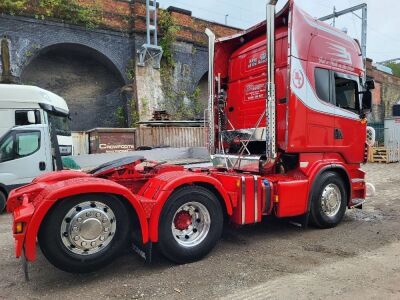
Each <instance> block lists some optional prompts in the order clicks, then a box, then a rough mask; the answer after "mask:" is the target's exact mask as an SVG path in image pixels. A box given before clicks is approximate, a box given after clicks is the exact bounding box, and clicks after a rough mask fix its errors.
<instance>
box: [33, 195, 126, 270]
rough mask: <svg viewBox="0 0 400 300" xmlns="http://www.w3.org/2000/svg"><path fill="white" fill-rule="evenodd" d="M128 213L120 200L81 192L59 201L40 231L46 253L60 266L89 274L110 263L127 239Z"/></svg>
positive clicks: (51, 260)
mask: <svg viewBox="0 0 400 300" xmlns="http://www.w3.org/2000/svg"><path fill="white" fill-rule="evenodd" d="M128 223H129V220H128V215H127V212H126V210H125V208H124V205H123V204H122V203H121V202H120V201H119V199H117V198H115V197H113V196H110V195H104V194H88V195H78V196H74V197H71V198H67V199H64V200H62V201H61V202H59V203H57V204H56V205H55V206H54V207H53V208H52V210H51V211H50V212H49V213H48V215H47V217H46V218H45V220H44V222H43V224H42V225H41V228H40V231H39V236H38V240H39V245H40V248H41V249H42V252H43V254H44V256H45V257H46V258H47V259H48V260H49V261H50V262H51V263H52V264H53V265H54V266H56V267H57V268H59V269H61V270H64V271H67V272H73V273H87V272H92V271H95V270H97V269H100V268H102V267H104V266H105V265H107V264H108V263H109V262H110V261H111V260H112V259H113V258H114V257H115V255H116V254H118V253H119V252H120V251H121V250H122V248H123V246H125V245H126V241H127V239H128V226H127V224H128Z"/></svg>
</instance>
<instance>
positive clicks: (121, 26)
mask: <svg viewBox="0 0 400 300" xmlns="http://www.w3.org/2000/svg"><path fill="white" fill-rule="evenodd" d="M78 2H79V3H80V4H81V5H82V7H91V8H93V9H96V10H98V11H99V17H100V24H99V26H100V27H102V28H106V29H112V30H115V31H122V32H130V33H132V32H137V33H144V32H145V31H146V1H145V0H134V1H126V0H125V1H124V0H78ZM28 3H29V5H27V7H26V8H25V9H24V10H22V11H20V12H19V13H18V14H19V15H22V16H30V17H35V16H38V15H41V14H43V9H41V8H40V7H38V5H37V0H29V1H28ZM168 10H169V11H170V12H171V14H172V16H173V18H174V20H175V22H176V24H177V25H179V26H180V30H179V32H178V40H181V41H186V42H192V43H199V44H203V45H205V44H206V43H207V37H206V36H205V35H204V30H205V28H206V27H208V28H210V29H211V30H213V31H214V32H215V34H216V35H217V36H227V35H232V34H235V33H237V32H238V31H239V29H237V28H233V27H229V26H225V25H222V24H218V23H215V22H209V21H205V20H201V19H198V18H195V17H192V15H191V12H190V11H187V10H183V9H179V8H175V7H170V8H169V9H168ZM0 13H1V12H0Z"/></svg>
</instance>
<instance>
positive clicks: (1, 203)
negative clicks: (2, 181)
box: [0, 191, 7, 214]
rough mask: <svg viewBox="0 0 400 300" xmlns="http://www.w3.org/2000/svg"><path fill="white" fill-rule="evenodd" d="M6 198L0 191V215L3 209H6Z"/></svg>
mask: <svg viewBox="0 0 400 300" xmlns="http://www.w3.org/2000/svg"><path fill="white" fill-rule="evenodd" d="M6 203H7V196H6V195H5V194H4V193H3V192H2V191H0V214H1V213H2V212H3V210H4V208H6Z"/></svg>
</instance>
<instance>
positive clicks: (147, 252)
mask: <svg viewBox="0 0 400 300" xmlns="http://www.w3.org/2000/svg"><path fill="white" fill-rule="evenodd" d="M132 249H133V251H135V252H136V253H137V254H138V255H139V256H140V257H141V258H143V259H144V261H145V263H146V264H150V263H151V260H152V252H153V243H152V242H148V243H146V244H145V245H143V244H141V245H138V244H135V243H132Z"/></svg>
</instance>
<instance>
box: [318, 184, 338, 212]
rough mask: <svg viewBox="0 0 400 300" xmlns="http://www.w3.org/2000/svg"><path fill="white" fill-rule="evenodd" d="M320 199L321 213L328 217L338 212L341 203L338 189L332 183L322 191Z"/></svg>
mask: <svg viewBox="0 0 400 300" xmlns="http://www.w3.org/2000/svg"><path fill="white" fill-rule="evenodd" d="M321 198H322V199H321V200H322V201H321V203H322V211H323V213H324V214H325V215H326V216H328V217H333V216H335V215H336V214H337V213H338V212H339V210H340V206H341V202H342V194H341V193H340V189H339V187H338V186H337V185H336V184H333V183H330V184H328V185H327V186H326V187H325V188H324V190H323V191H322V196H321Z"/></svg>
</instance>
